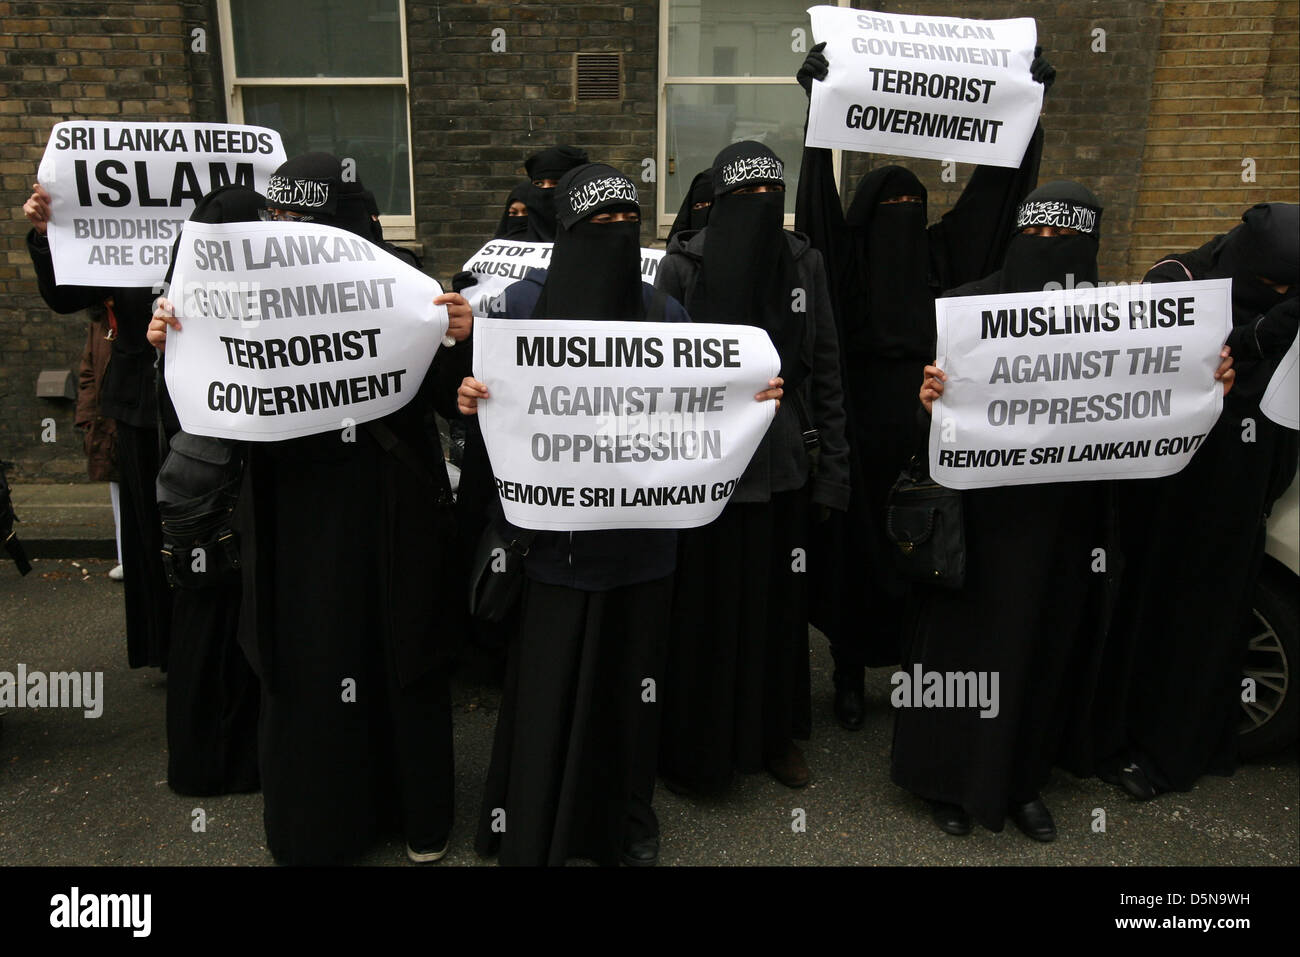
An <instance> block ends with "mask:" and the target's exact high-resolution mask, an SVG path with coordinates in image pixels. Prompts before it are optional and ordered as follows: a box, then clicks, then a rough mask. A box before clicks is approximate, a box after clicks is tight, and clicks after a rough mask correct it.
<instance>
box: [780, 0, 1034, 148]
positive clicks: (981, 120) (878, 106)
mask: <svg viewBox="0 0 1300 957" xmlns="http://www.w3.org/2000/svg"><path fill="white" fill-rule="evenodd" d="M808 15H809V17H810V18H811V19H812V31H813V38H814V39H815V40H817V41H818V42H822V41H825V43H826V49H825V56H826V60H827V62H828V63H829V70H828V73H827V76H826V79H825V80H822V81H816V82H814V83H813V85H812V101H811V104H810V106H809V112H808V136H807V141H806V144H807V145H808V146H821V147H827V148H831V149H844V150H857V151H859V152H867V153H890V154H893V155H897V156H920V157H924V158H927V159H937V160H948V159H951V160H956V161H958V162H962V163H983V164H985V165H988V166H1009V167H1016V166H1019V165H1020V161H1021V159H1022V158H1023V157H1024V155H1025V147H1026V146H1028V145H1029V140H1030V138H1031V137H1032V136H1033V135H1034V127H1035V125H1036V124H1037V123H1038V114H1039V113H1040V112H1041V111H1042V108H1043V87H1042V84H1040V83H1036V82H1034V80H1033V78H1032V77H1030V75H1029V64H1030V63H1031V62H1032V61H1033V57H1034V44H1035V43H1036V42H1037V36H1038V31H1037V28H1036V27H1035V25H1034V21H1033V20H1030V19H1023V18H1022V19H1018V20H960V19H957V18H954V17H919V16H912V15H909V14H895V13H876V12H873V11H870V10H853V9H850V8H848V7H812V8H810V9H809V10H808Z"/></svg>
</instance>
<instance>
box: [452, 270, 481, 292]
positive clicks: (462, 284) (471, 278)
mask: <svg viewBox="0 0 1300 957" xmlns="http://www.w3.org/2000/svg"><path fill="white" fill-rule="evenodd" d="M477 285H478V274H477V273H472V272H468V271H462V272H458V273H456V275H454V276H452V277H451V289H452V292H464V291H465V290H466V289H468V288H469V287H470V286H477Z"/></svg>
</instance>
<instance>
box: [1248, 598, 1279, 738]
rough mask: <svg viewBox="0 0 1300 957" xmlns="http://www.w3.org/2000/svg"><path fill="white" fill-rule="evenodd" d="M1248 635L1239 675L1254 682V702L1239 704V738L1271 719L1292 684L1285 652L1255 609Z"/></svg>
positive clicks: (1265, 620)
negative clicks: (1244, 660) (1246, 648)
mask: <svg viewBox="0 0 1300 957" xmlns="http://www.w3.org/2000/svg"><path fill="white" fill-rule="evenodd" d="M1249 634H1250V642H1249V644H1248V650H1247V657H1246V666H1245V667H1244V668H1243V669H1242V672H1241V674H1242V678H1243V679H1244V678H1251V679H1253V680H1254V682H1255V700H1254V701H1242V702H1241V711H1242V717H1241V721H1240V722H1239V724H1238V725H1237V730H1238V732H1239V733H1241V734H1248V733H1249V732H1251V731H1255V730H1258V729H1259V728H1262V727H1263V726H1264V725H1266V724H1268V722H1269V721H1271V720H1272V719H1273V716H1274V715H1276V714H1277V712H1278V709H1279V708H1281V707H1282V702H1283V701H1285V700H1286V694H1287V688H1288V686H1289V685H1290V683H1291V681H1290V668H1289V667H1288V664H1289V663H1288V662H1287V659H1286V649H1285V648H1283V647H1282V641H1281V639H1279V638H1278V636H1277V632H1276V631H1274V629H1273V626H1272V625H1270V624H1269V623H1268V619H1267V618H1265V617H1264V616H1263V615H1261V614H1260V613H1259V611H1258V609H1256V610H1254V611H1253V614H1252V615H1251V621H1250V629H1249ZM1243 691H1244V688H1243ZM1243 697H1244V694H1243Z"/></svg>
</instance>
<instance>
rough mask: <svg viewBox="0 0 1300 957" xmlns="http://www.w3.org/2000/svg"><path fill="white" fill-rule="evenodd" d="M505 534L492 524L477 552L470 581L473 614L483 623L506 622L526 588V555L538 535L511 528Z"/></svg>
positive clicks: (479, 541) (488, 525)
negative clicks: (504, 620) (505, 619)
mask: <svg viewBox="0 0 1300 957" xmlns="http://www.w3.org/2000/svg"><path fill="white" fill-rule="evenodd" d="M509 529H510V531H509V532H508V533H504V534H503V532H502V530H501V528H500V527H499V526H498V524H497V523H496V522H495V521H489V522H488V524H487V528H485V529H483V534H482V536H480V538H479V540H478V547H477V548H475V550H474V566H473V569H472V570H471V572H470V580H469V613H470V615H472V616H473V617H474V618H477V619H478V620H480V621H493V622H496V621H502V620H503V619H504V618H505V617H506V616H507V615H508V614H510V609H511V608H513V607H514V605H515V602H517V601H518V600H519V594H520V592H521V591H523V587H524V556H526V555H527V554H528V549H529V548H530V547H531V546H532V544H533V539H534V538H535V537H536V535H537V533H536V532H533V531H529V530H527V529H522V528H515V527H514V526H509Z"/></svg>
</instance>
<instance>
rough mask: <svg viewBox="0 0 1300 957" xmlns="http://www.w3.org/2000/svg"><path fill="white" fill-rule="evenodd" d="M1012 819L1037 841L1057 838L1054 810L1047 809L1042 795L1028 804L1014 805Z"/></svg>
mask: <svg viewBox="0 0 1300 957" xmlns="http://www.w3.org/2000/svg"><path fill="white" fill-rule="evenodd" d="M1011 820H1013V821H1015V822H1016V827H1018V828H1020V830H1021V831H1023V832H1024V833H1025V835H1026V836H1028V837H1032V838H1033V839H1034V840H1035V841H1054V840H1056V822H1054V821H1053V820H1052V812H1051V811H1049V810H1048V809H1047V805H1046V804H1044V803H1043V799H1042V798H1041V797H1036V798H1034V799H1033V800H1032V801H1030V802H1029V803H1027V804H1014V805H1012V806H1011Z"/></svg>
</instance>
